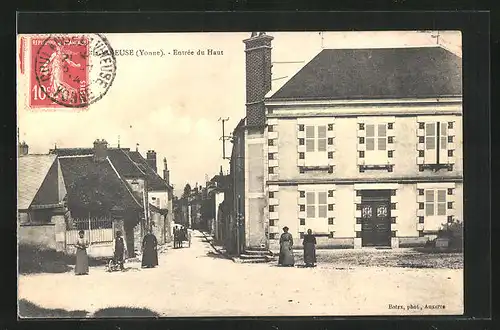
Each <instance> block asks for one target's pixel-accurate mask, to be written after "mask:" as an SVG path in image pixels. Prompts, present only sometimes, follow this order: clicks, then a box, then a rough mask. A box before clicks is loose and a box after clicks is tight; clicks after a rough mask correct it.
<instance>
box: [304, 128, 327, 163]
mask: <svg viewBox="0 0 500 330" xmlns="http://www.w3.org/2000/svg"><path fill="white" fill-rule="evenodd" d="M327 127H328V126H327V125H318V126H313V125H307V126H305V145H306V153H305V162H306V165H311V166H314V165H323V164H325V163H328V153H327V143H328V138H327V133H326V132H327Z"/></svg>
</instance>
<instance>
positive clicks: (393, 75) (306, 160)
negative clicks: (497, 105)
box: [242, 33, 463, 249]
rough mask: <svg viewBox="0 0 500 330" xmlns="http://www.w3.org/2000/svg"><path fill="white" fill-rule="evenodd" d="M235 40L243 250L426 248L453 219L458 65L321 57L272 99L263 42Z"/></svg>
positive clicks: (353, 53) (457, 203) (431, 54)
mask: <svg viewBox="0 0 500 330" xmlns="http://www.w3.org/2000/svg"><path fill="white" fill-rule="evenodd" d="M272 39H273V38H272V37H270V36H268V35H266V34H265V33H259V34H253V35H252V37H251V38H249V39H247V40H245V41H244V42H245V44H246V61H247V62H246V66H247V68H246V70H247V71H246V72H247V78H246V79H247V113H246V119H245V125H244V128H242V132H243V135H244V141H245V142H244V149H245V153H244V163H245V165H244V168H245V170H244V172H245V178H244V180H243V181H244V184H243V186H244V192H243V195H244V201H245V202H244V224H243V225H242V227H243V228H242V231H244V233H245V234H244V240H245V243H244V248H246V249H276V248H277V245H278V242H279V241H278V239H279V236H280V234H281V229H282V228H283V227H284V226H287V227H289V228H290V232H291V234H292V235H293V237H295V238H296V240H295V242H296V244H300V240H299V238H301V237H302V236H303V235H304V233H305V232H306V231H307V230H308V229H311V230H312V231H313V233H314V234H315V235H316V236H317V240H318V246H319V247H355V248H359V247H365V246H380V247H393V248H394V247H403V246H412V245H419V244H424V243H425V242H426V241H427V240H429V239H431V238H433V237H435V235H436V233H437V231H438V230H440V229H441V228H442V227H443V226H444V225H445V224H446V223H449V222H452V221H454V220H460V221H463V218H462V217H463V209H462V205H463V183H462V181H463V165H462V160H463V154H462V145H463V144H462V142H463V141H462V78H461V77H462V73H461V71H462V65H461V58H460V57H459V56H457V55H455V54H453V53H451V52H449V51H448V50H446V49H444V48H441V47H439V46H436V47H413V48H385V49H324V50H322V51H321V52H319V54H317V56H316V57H314V58H313V59H312V60H311V61H310V62H309V63H307V64H306V65H305V66H304V67H303V68H302V69H301V70H300V71H299V72H298V73H297V74H295V75H294V76H293V77H292V78H290V79H289V80H288V81H287V82H286V83H285V84H284V85H283V86H282V87H281V88H280V89H278V90H277V91H271V41H272Z"/></svg>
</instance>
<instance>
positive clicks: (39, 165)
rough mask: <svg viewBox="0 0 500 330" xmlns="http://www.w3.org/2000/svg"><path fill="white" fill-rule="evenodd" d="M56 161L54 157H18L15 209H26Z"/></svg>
mask: <svg viewBox="0 0 500 330" xmlns="http://www.w3.org/2000/svg"><path fill="white" fill-rule="evenodd" d="M55 160H56V156H55V155H26V156H21V157H18V165H17V173H18V174H17V208H18V209H20V210H25V209H28V208H29V207H30V205H31V202H32V201H33V199H34V198H35V196H36V193H37V192H38V190H39V189H40V187H41V185H42V183H43V181H44V180H45V177H46V176H47V173H48V172H49V170H50V168H51V167H52V164H54V161H55Z"/></svg>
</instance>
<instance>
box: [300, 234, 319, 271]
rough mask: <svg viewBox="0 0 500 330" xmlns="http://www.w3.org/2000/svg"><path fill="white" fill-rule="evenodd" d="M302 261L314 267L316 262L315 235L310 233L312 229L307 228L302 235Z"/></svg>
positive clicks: (307, 265)
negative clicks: (305, 232)
mask: <svg viewBox="0 0 500 330" xmlns="http://www.w3.org/2000/svg"><path fill="white" fill-rule="evenodd" d="M302 244H303V245H304V263H305V264H306V267H314V264H315V263H316V237H315V236H314V235H313V234H312V230H311V229H308V230H307V234H306V235H304V241H303V242H302Z"/></svg>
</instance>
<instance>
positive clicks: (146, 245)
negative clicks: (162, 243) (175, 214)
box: [142, 230, 158, 268]
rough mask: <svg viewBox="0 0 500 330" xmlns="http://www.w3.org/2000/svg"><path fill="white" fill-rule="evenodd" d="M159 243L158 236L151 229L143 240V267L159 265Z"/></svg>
mask: <svg viewBox="0 0 500 330" xmlns="http://www.w3.org/2000/svg"><path fill="white" fill-rule="evenodd" d="M157 244H158V241H157V240H156V236H155V235H154V234H153V233H152V232H151V230H149V232H148V233H147V234H146V236H144V240H143V241H142V267H146V268H153V267H155V266H158V250H157Z"/></svg>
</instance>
